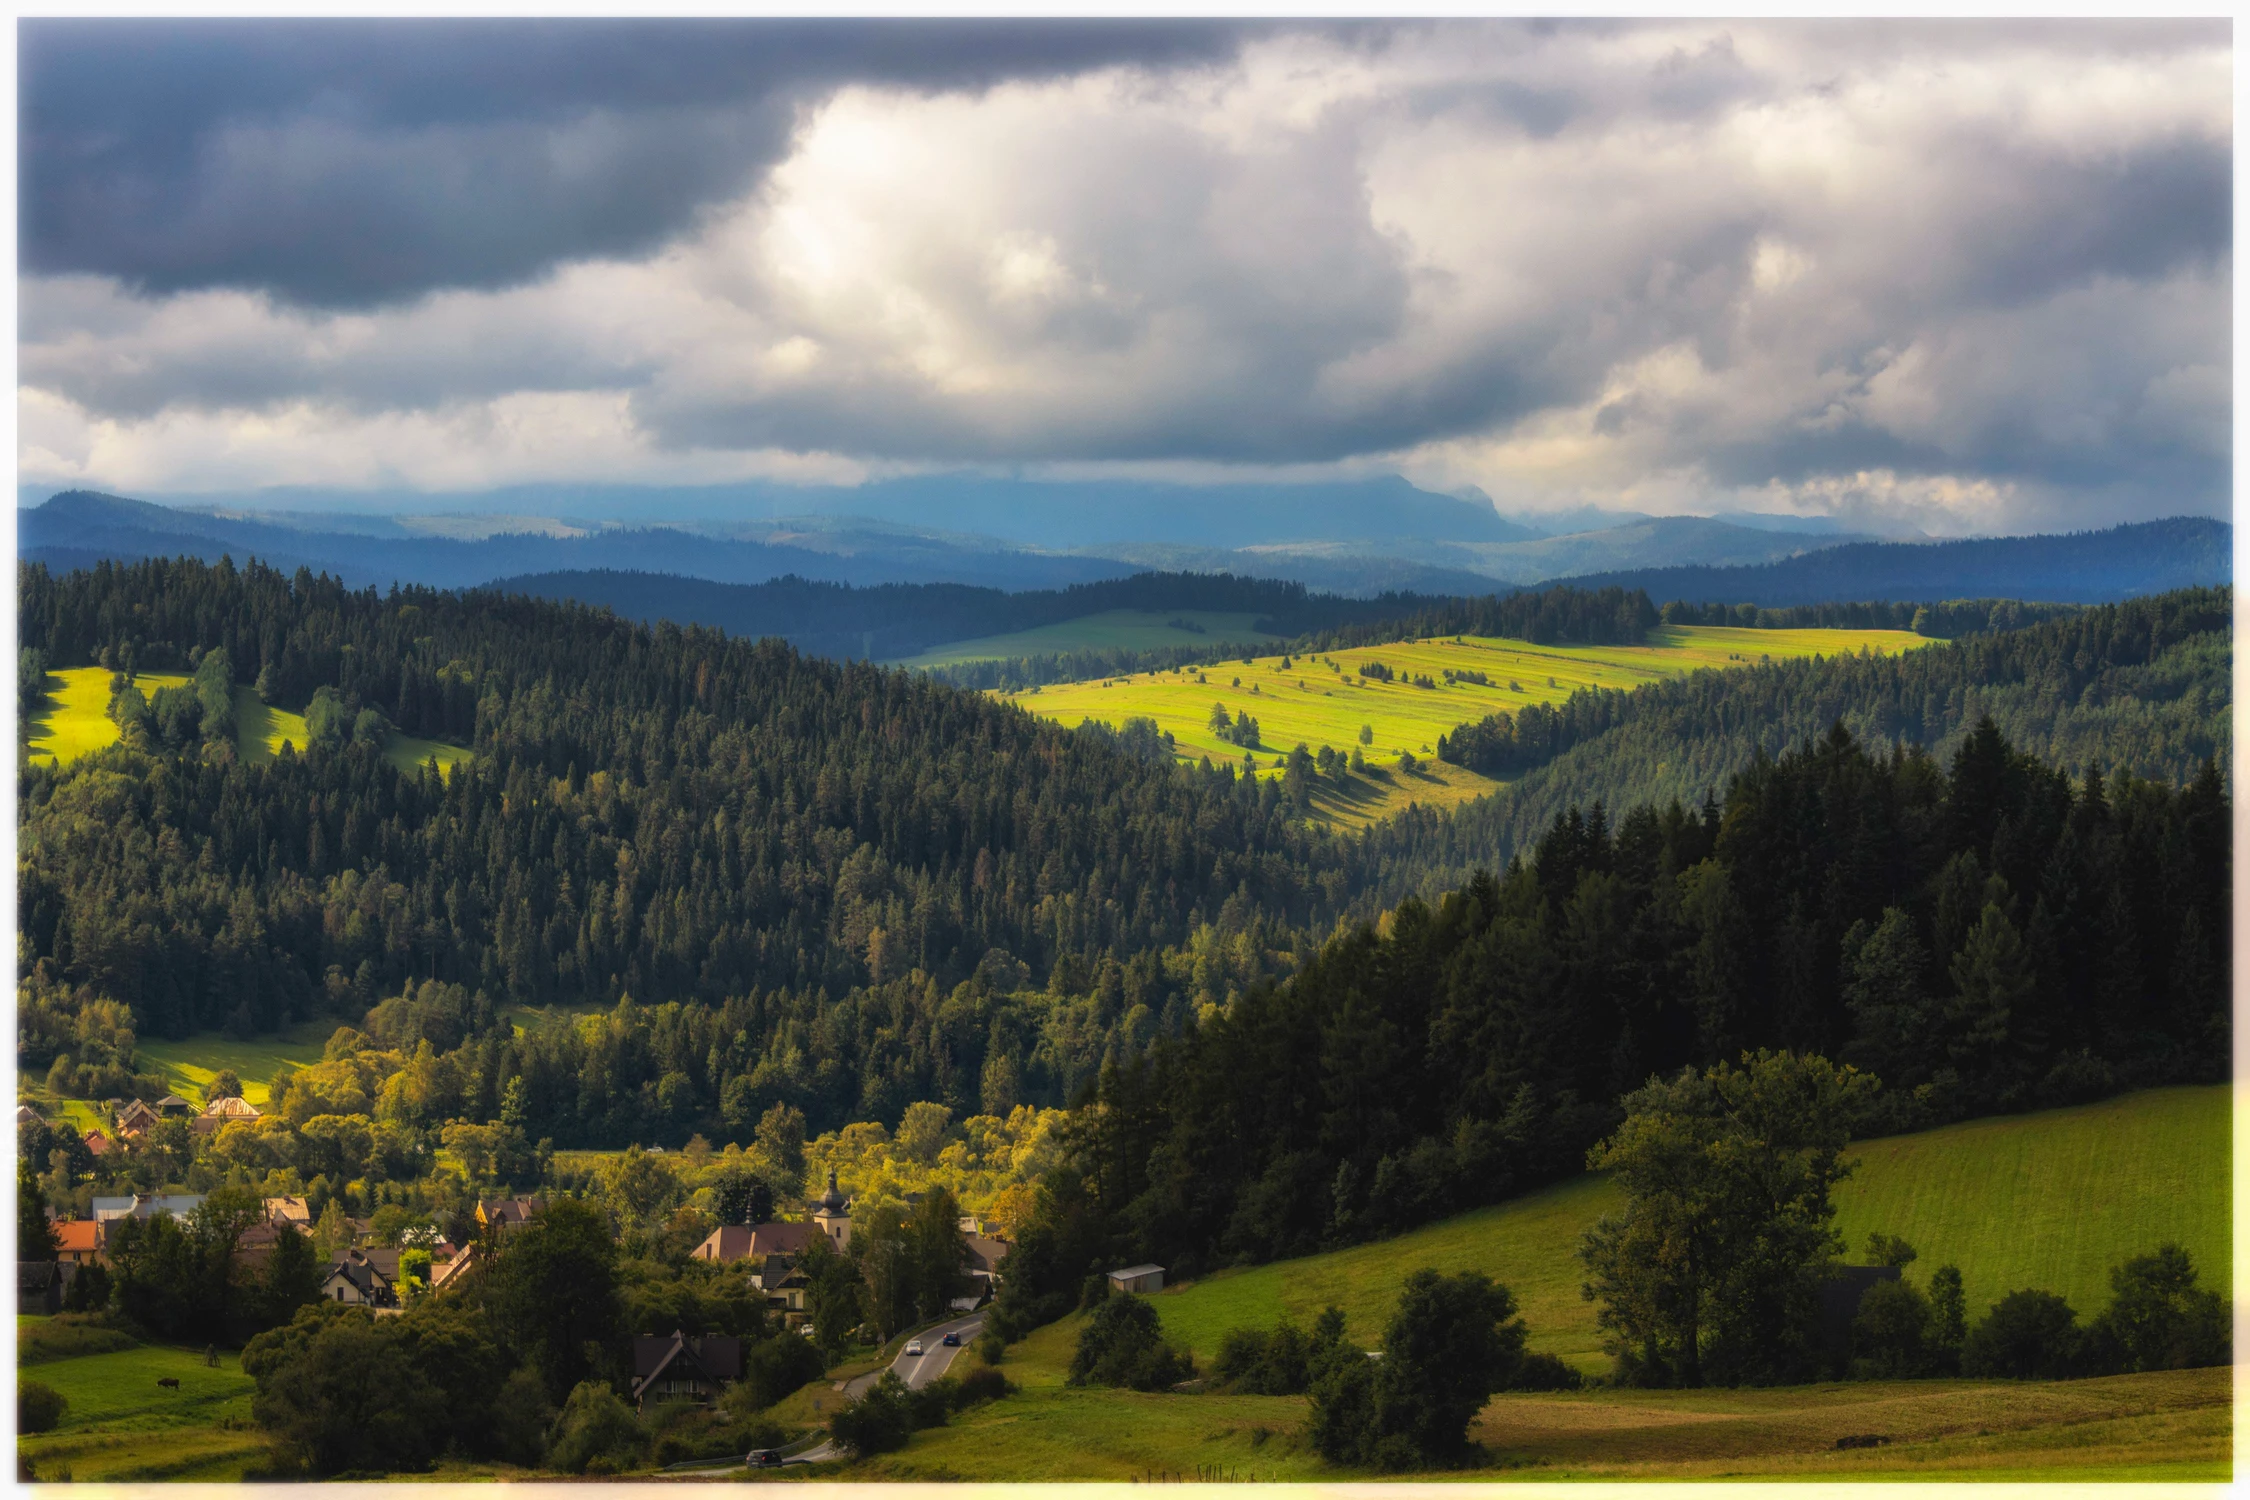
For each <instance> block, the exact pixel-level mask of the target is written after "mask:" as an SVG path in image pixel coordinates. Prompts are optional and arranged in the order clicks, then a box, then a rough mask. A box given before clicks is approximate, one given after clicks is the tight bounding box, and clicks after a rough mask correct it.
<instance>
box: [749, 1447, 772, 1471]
mask: <svg viewBox="0 0 2250 1500" xmlns="http://www.w3.org/2000/svg"><path fill="white" fill-rule="evenodd" d="M742 1461H743V1462H744V1463H746V1464H748V1465H749V1466H750V1467H751V1468H753V1469H778V1468H780V1467H781V1450H780V1449H779V1448H752V1449H751V1450H750V1451H749V1452H748V1453H746V1454H744V1455H743V1457H742Z"/></svg>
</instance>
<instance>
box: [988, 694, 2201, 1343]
mask: <svg viewBox="0 0 2250 1500" xmlns="http://www.w3.org/2000/svg"><path fill="white" fill-rule="evenodd" d="M2229 823H2230V818H2229V813H2228V802H2227V797H2226V794H2225V791H2224V790H2223V788H2222V786H2221V784H2220V781H2219V777H2218V774H2217V771H2216V768H2215V767H2209V766H2207V767H2206V768H2205V770H2204V771H2203V772H2202V773H2200V774H2198V775H2197V777H2196V778H2195V779H2194V781H2193V782H2192V783H2190V784H2189V785H2188V786H2186V787H2183V788H2178V789H2173V788H2167V787H2164V786H2161V785H2157V784H2153V783H2149V782H2142V781H2136V780H2132V779H2129V778H2123V777H2118V778H2105V777H2103V776H2101V775H2098V774H2088V775H2086V776H2084V777H2082V778H2077V779H2073V778H2070V777H2067V776H2065V775H2063V774H2062V773H2061V772H2059V771H2057V770H2056V769H2055V768H2053V767H2052V766H2048V765H2045V764H2042V763H2041V762H2040V760H2039V759H2037V758H2036V757H2033V756H2029V755H2024V754H2022V753H2020V752H2018V751H2017V750H2015V749H2013V748H2011V747H2010V746H2009V745H2008V743H2007V741H2006V740H2005V738H2004V737H2003V736H2002V735H2001V734H2000V733H1999V732H1998V730H1996V729H1994V728H1992V727H1991V726H1990V725H1985V726H1982V727H1980V728H1978V729H1977V730H1975V731H1974V732H1972V733H1971V734H1970V735H1969V736H1968V737H1967V738H1966V739H1965V740H1964V741H1963V743H1962V745H1961V746H1960V748H1959V750H1958V751H1957V753H1956V754H1954V755H1953V756H1952V757H1951V758H1950V761H1949V762H1939V761H1936V760H1933V759H1931V758H1929V757H1927V756H1924V755H1921V754H1918V753H1909V752H1905V751H1902V750H1898V749H1895V748H1894V749H1892V750H1889V751H1884V750H1881V749H1872V750H1871V747H1866V746H1862V745H1860V744H1857V743H1855V742H1854V741H1853V739H1852V737H1851V736H1850V735H1849V734H1847V733H1845V732H1844V731H1843V730H1841V729H1835V730H1832V731H1831V732H1830V733H1829V734H1827V735H1824V736H1822V737H1821V739H1820V740H1819V741H1818V742H1817V743H1814V744H1808V745H1805V746H1803V747H1801V748H1800V749H1797V750H1794V751H1792V752H1790V753H1789V754H1787V755H1785V756H1783V757H1781V758H1780V759H1779V760H1778V761H1769V762H1764V763H1761V764H1760V765H1758V766H1757V767H1756V768H1754V769H1753V770H1752V771H1751V772H1750V773H1749V774H1747V775H1745V776H1743V777H1742V778H1740V779H1739V780H1737V781H1736V782H1735V783H1734V785H1733V786H1732V787H1731V788H1729V789H1728V790H1727V792H1726V794H1725V799H1724V802H1723V805H1719V804H1714V805H1712V806H1710V807H1708V808H1706V809H1704V810H1702V811H1701V812H1698V811H1696V810H1693V809H1683V808H1681V807H1680V806H1678V805H1677V804H1674V805H1671V806H1669V807H1666V808H1663V809H1651V808H1647V807H1643V808H1639V809H1637V810H1635V811H1634V812H1632V813H1630V814H1628V815H1627V816H1625V817H1624V818H1623V819H1621V820H1609V819H1605V818H1604V817H1603V816H1602V814H1601V812H1600V811H1599V810H1598V809H1596V810H1592V811H1591V812H1590V813H1589V814H1587V815H1585V816H1581V815H1580V813H1578V812H1577V811H1575V810H1574V811H1572V812H1571V813H1569V814H1568V815H1566V816H1565V817H1564V818H1562V819H1560V820H1558V821H1557V822H1556V823H1555V824H1554V825H1553V826H1552V827H1551V828H1550V829H1548V830H1547V831H1546V833H1545V835H1544V837H1543V838H1542V839H1541V840H1540V841H1539V843H1538V845H1537V848H1536V851H1535V852H1534V853H1533V854H1532V857H1530V858H1528V859H1526V860H1524V861H1522V862H1521V863H1518V864H1515V865H1512V866H1511V867H1510V868H1508V869H1507V870H1506V871H1504V872H1502V873H1500V874H1498V875H1494V874H1490V873H1483V874H1479V875H1477V876H1476V877H1475V878H1473V879H1472V880H1471V881H1469V882H1468V883H1467V884H1466V885H1465V886H1464V887H1462V888H1460V889H1458V890H1456V891H1454V892H1451V893H1450V894H1448V895H1447V896H1446V897H1445V898H1444V899H1443V900H1442V901H1441V902H1438V903H1435V904H1432V905H1424V904H1422V903H1420V902H1409V903H1407V904H1405V905H1403V906H1401V907H1400V908H1398V910H1397V911H1396V912H1395V913H1394V914H1393V917H1392V919H1391V921H1390V922H1388V923H1387V924H1385V926H1384V928H1383V929H1382V930H1381V931H1377V930H1376V929H1374V928H1372V927H1362V928H1360V929H1358V930H1356V931H1353V932H1350V933H1347V934H1342V935H1339V937H1338V938H1337V939H1336V940H1335V941H1334V942H1332V943H1330V944H1329V945H1328V946H1327V947H1326V948H1325V949H1324V950H1323V951H1322V953H1321V954H1320V956H1319V957H1318V958H1317V959H1316V960H1314V961H1313V962H1312V963H1310V964H1308V965H1307V966H1306V967H1305V968H1304V969H1303V970H1302V971H1300V973H1299V974H1298V975H1297V977H1296V978H1295V979H1293V980H1292V981H1291V982H1290V983H1288V984H1287V985H1284V986H1279V987H1275V988H1271V989H1260V990H1258V991H1255V992H1253V993H1251V994H1249V995H1246V996H1244V997H1243V999H1242V1000H1241V1001H1239V1002H1237V1003H1236V1004H1235V1005H1234V1006H1233V1007H1231V1008H1230V1009H1229V1010H1228V1012H1227V1013H1226V1014H1225V1015H1224V1016H1220V1017H1215V1018H1214V1019H1213V1020H1212V1021H1211V1023H1210V1024H1207V1025H1205V1026H1202V1027H1200V1028H1198V1029H1197V1030H1196V1031H1194V1032H1193V1033H1190V1034H1188V1035H1186V1036H1184V1037H1182V1038H1180V1039H1179V1040H1178V1041H1176V1042H1167V1043H1162V1044H1159V1045H1158V1046H1157V1047H1156V1048H1154V1049H1153V1050H1152V1051H1151V1052H1150V1054H1148V1055H1147V1056H1146V1057H1145V1058H1144V1059H1140V1060H1136V1061H1134V1062H1132V1063H1129V1064H1125V1065H1121V1066H1119V1067H1117V1068H1114V1069H1111V1070H1109V1071H1107V1072H1106V1073H1105V1074H1104V1076H1103V1080H1102V1086H1101V1098H1100V1106H1101V1107H1099V1108H1093V1109H1087V1110H1084V1111H1082V1112H1081V1114H1080V1116H1079V1130H1078V1133H1077V1136H1076V1139H1077V1140H1078V1142H1079V1144H1080V1148H1081V1149H1080V1154H1079V1158H1078V1162H1079V1165H1080V1167H1081V1168H1082V1169H1083V1172H1082V1175H1074V1174H1057V1175H1056V1176H1054V1177H1051V1178H1050V1179H1049V1183H1048V1188H1049V1191H1048V1192H1046V1193H1044V1194H1043V1195H1042V1199H1041V1206H1040V1212H1039V1214H1038V1216H1037V1217H1036V1218H1035V1221H1034V1223H1033V1225H1032V1227H1031V1228H1030V1229H1028V1230H1026V1232H1025V1233H1024V1234H1023V1236H1022V1237H1021V1241H1020V1246H1021V1248H1020V1249H1019V1251H1018V1254H1017V1258H1016V1260H1014V1261H1012V1262H1011V1263H1010V1267H1009V1270H1010V1276H1009V1284H1008V1287H1007V1289H1006V1291H1005V1292H1004V1293H1003V1299H1002V1305H1001V1307H1000V1309H999V1313H998V1315H999V1317H1000V1318H1001V1319H1002V1320H1003V1322H1008V1323H1013V1324H1015V1325H1017V1326H1021V1325H1024V1324H1028V1323H1034V1322H1039V1321H1043V1320H1044V1319H1045V1318H1047V1317H1051V1316H1055V1315H1057V1314H1059V1313H1060V1312H1062V1311H1067V1310H1068V1308H1069V1307H1070V1306H1071V1305H1072V1304H1073V1301H1074V1300H1075V1296H1076V1292H1077V1288H1078V1286H1079V1284H1080V1281H1081V1278H1082V1277H1083V1276H1084V1275H1085V1274H1086V1272H1087V1271H1088V1270H1089V1269H1099V1268H1101V1267H1104V1266H1114V1265H1117V1264H1120V1263H1127V1262H1131V1261H1134V1260H1141V1259H1146V1260H1155V1261H1158V1262H1160V1263H1161V1264H1163V1265H1165V1266H1167V1267H1169V1268H1171V1274H1173V1275H1175V1276H1182V1277H1185V1276H1193V1275H1197V1274H1200V1273H1201V1272H1202V1271H1203V1270H1205V1269H1208V1268H1209V1267H1211V1266H1213V1265H1214V1264H1225V1263H1227V1262H1229V1261H1236V1260H1264V1259H1267V1258H1271V1257H1278V1256H1290V1255H1301V1254H1305V1253H1307V1252H1309V1251H1312V1250H1316V1249H1318V1248H1321V1247H1322V1246H1324V1245H1332V1244H1338V1243H1348V1242H1350V1241H1353V1240H1358V1239H1364V1238H1370V1237H1373V1236H1376V1235H1380V1234H1385V1233H1389V1232H1392V1231H1395V1230H1397V1229H1400V1228H1403V1227H1406V1226H1408V1225H1412V1224H1416V1223H1420V1222H1423V1221H1425V1220H1428V1219H1432V1218H1436V1217H1439V1216H1441V1215H1444V1214H1447V1213H1452V1212H1457V1211H1459V1210H1460V1209H1463V1208H1466V1207H1470V1206H1473V1205H1476V1204H1479V1203H1487V1202H1493V1201H1496V1200H1498V1199H1501V1198H1504V1197H1507V1196H1510V1195H1512V1194H1514V1193H1518V1192H1521V1191H1523V1190H1524V1189H1525V1188H1527V1187H1529V1186H1532V1185H1535V1184H1537V1183H1539V1182H1542V1181H1549V1180H1553V1179H1554V1178H1556V1177H1560V1176H1564V1175H1568V1174H1573V1173H1576V1172H1579V1171H1582V1170H1583V1169H1584V1163H1585V1159H1586V1158H1585V1152H1586V1149H1587V1147H1588V1146H1590V1145H1591V1144H1592V1143H1593V1142H1594V1141H1596V1140H1598V1139H1600V1138H1601V1136H1602V1135H1604V1134H1605V1133H1607V1132H1608V1131H1609V1130H1610V1129H1612V1128H1613V1127H1614V1126H1615V1124H1616V1123H1617V1121H1618V1119H1619V1115H1620V1111H1619V1109H1618V1103H1617V1101H1618V1099H1619V1096H1620V1095H1621V1094H1623V1093H1624V1092H1626V1091H1628V1090H1631V1089H1635V1088H1638V1087H1639V1086H1641V1085H1642V1084H1643V1083H1645V1082H1646V1081H1648V1080H1649V1079H1650V1078H1652V1077H1668V1076H1672V1075H1674V1074H1676V1073H1677V1072H1678V1070H1679V1069H1681V1068H1682V1067H1687V1066H1695V1067H1708V1066H1711V1065H1713V1064H1715V1063H1719V1062H1722V1061H1725V1062H1732V1061H1734V1060H1736V1059H1738V1058H1739V1057H1740V1056H1741V1054H1742V1053H1743V1052H1744V1051H1745V1050H1746V1049H1756V1048H1785V1049H1788V1050H1791V1051H1794V1052H1797V1053H1800V1054H1805V1053H1817V1054H1820V1055H1823V1056H1826V1057H1830V1058H1833V1059H1836V1060H1838V1061H1841V1062H1846V1063H1851V1064H1855V1065H1857V1066H1859V1067H1861V1068H1864V1069H1867V1070H1869V1071H1871V1072H1872V1073H1873V1074H1874V1075H1875V1077H1876V1078H1877V1079H1879V1080H1880V1081H1881V1083H1882V1085H1883V1087H1882V1090H1881V1092H1880V1094H1879V1095H1878V1096H1877V1099H1876V1105H1877V1109H1876V1110H1875V1111H1874V1112H1873V1113H1872V1114H1871V1115H1868V1116H1863V1117H1861V1118H1860V1119H1859V1120H1858V1121H1856V1122H1855V1123H1856V1125H1857V1126H1858V1131H1857V1132H1856V1133H1860V1134H1866V1135H1875V1134H1883V1133H1886V1132H1888V1131H1894V1130H1902V1129H1917V1128H1921V1127H1922V1126H1925V1125H1928V1124H1931V1123H1935V1122H1938V1121H1942V1120H1945V1119H1949V1118H1956V1117H1959V1116H1962V1115H1968V1114H1979V1113H1991V1112H1993V1111H1996V1110H1998V1111H2008V1110H2018V1109H2031V1108H2038V1107H2042V1106H2046V1105H2058V1104H2067V1103H2072V1102H2076V1101H2079V1100H2084V1099H2090V1098H2098V1097H2100V1096H2102V1095H2103V1094H2106V1093H2109V1092H2111V1091H2114V1090H2116V1089H2118V1088H2131V1087H2139V1086H2145V1085H2148V1084H2152V1083H2162V1082H2171V1081H2185V1080H2198V1081H2207V1080H2216V1079H2220V1078H2224V1077H2225V1076H2226V1073H2227V1067H2228V1058H2229V1054H2230V1041H2229V1024H2228V1011H2227V981H2226V975H2227V972H2228V959H2227V954H2228V947H2229V942H2228V925H2227V924H2228V913H2229V910H2230V905H2231V901H2230V896H2229V892H2230V890H2231V886H2232V875H2231V865H2230V838H2229Z"/></svg>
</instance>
